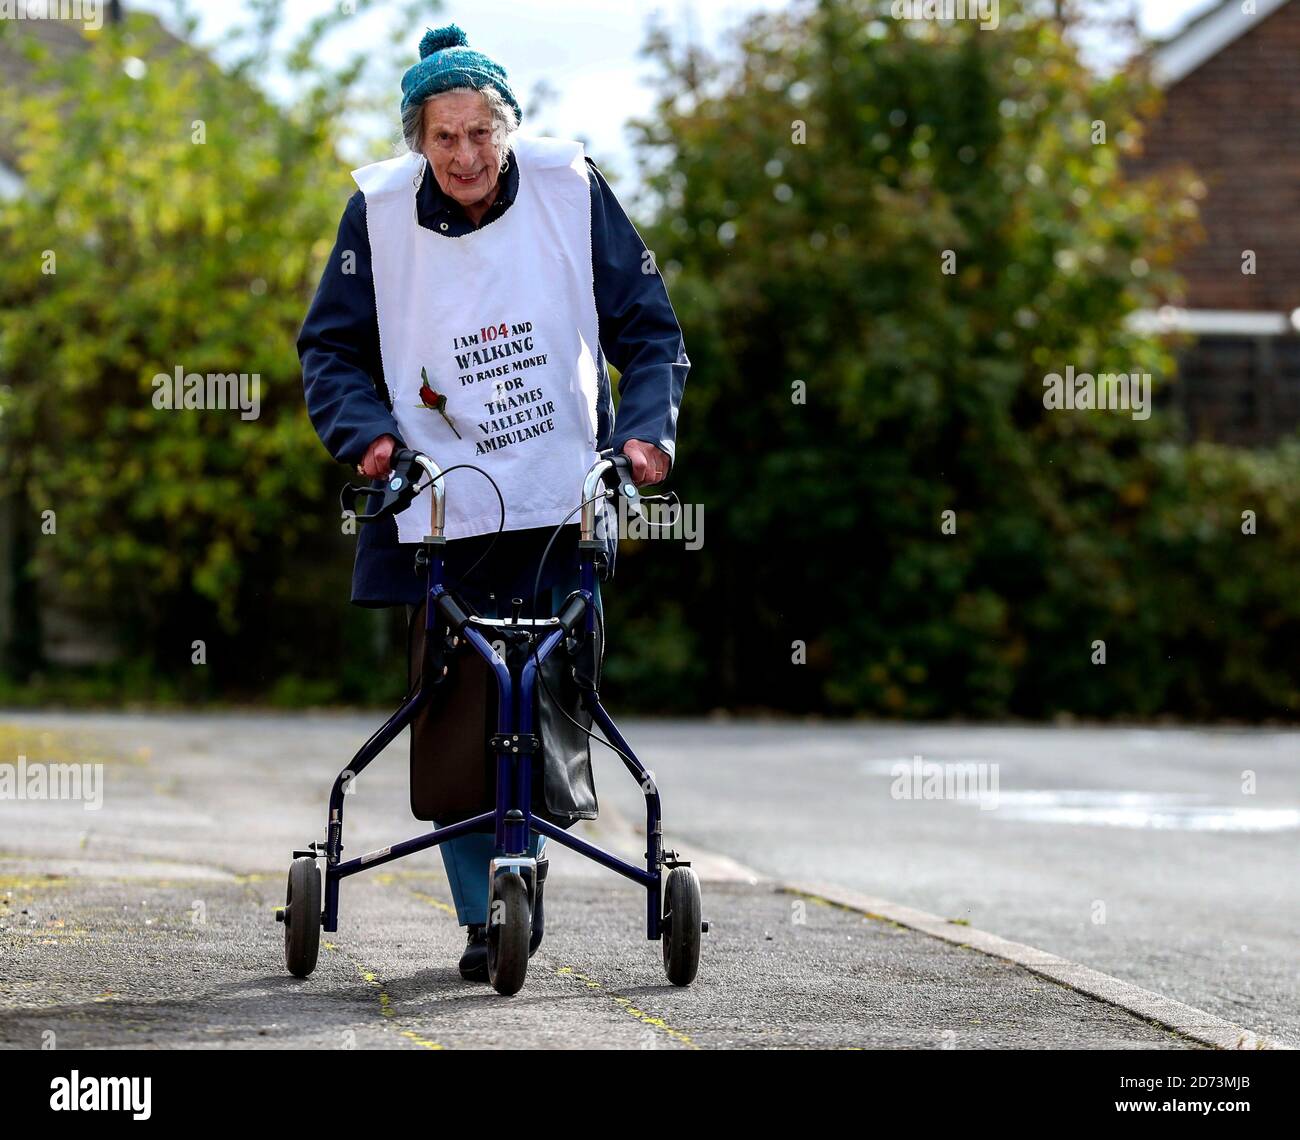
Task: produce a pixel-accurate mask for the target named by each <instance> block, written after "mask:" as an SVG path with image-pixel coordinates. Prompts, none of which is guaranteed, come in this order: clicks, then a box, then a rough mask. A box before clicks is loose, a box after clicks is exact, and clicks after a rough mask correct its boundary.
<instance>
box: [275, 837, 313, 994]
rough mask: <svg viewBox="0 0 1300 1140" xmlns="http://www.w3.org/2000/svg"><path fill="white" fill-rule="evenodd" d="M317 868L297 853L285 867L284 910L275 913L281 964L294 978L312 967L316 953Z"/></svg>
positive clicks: (302, 976) (308, 971)
mask: <svg viewBox="0 0 1300 1140" xmlns="http://www.w3.org/2000/svg"><path fill="white" fill-rule="evenodd" d="M320 895H321V891H320V871H319V870H318V869H317V867H316V860H315V859H311V858H308V857H307V856H305V855H304V856H301V857H299V858H297V859H295V860H294V861H293V862H292V863H291V864H290V866H289V889H288V892H287V894H286V895H285V901H284V909H283V910H282V911H281V912H280V913H279V914H277V915H276V917H277V918H279V919H280V921H281V922H283V923H284V963H285V965H286V966H288V967H289V973H291V974H292V975H293V976H294V977H296V978H305V977H307V976H308V975H310V974H311V972H312V971H313V970H314V969H316V957H317V955H318V954H319V953H320V922H321V909H320V908H321V902H320Z"/></svg>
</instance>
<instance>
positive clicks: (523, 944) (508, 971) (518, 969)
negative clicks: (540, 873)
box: [487, 871, 533, 997]
mask: <svg viewBox="0 0 1300 1140" xmlns="http://www.w3.org/2000/svg"><path fill="white" fill-rule="evenodd" d="M532 933H533V916H532V912H531V910H530V908H529V906H528V887H527V886H526V885H525V884H524V880H523V876H522V875H520V874H519V873H518V872H516V871H508V872H506V873H505V874H501V875H498V876H497V877H496V879H495V880H494V881H493V883H492V897H491V899H489V900H488V928H487V967H488V980H489V981H490V982H491V983H492V988H493V989H494V990H496V992H497V993H499V994H503V995H504V996H506V997H509V996H510V995H511V994H517V993H518V992H519V991H520V990H521V989H523V987H524V977H525V976H526V975H527V973H528V940H529V938H530V937H531V936H532Z"/></svg>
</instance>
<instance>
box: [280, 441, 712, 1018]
mask: <svg viewBox="0 0 1300 1140" xmlns="http://www.w3.org/2000/svg"><path fill="white" fill-rule="evenodd" d="M392 470H393V473H392V475H391V476H390V477H389V481H388V486H387V488H386V489H385V490H382V491H381V490H379V489H370V488H361V489H359V490H360V492H361V493H365V494H375V495H382V501H381V504H380V506H379V507H378V509H377V510H376V511H375V512H374V513H373V514H369V515H360V514H359V515H358V516H357V517H358V519H361V520H363V521H370V520H373V519H376V518H380V517H382V516H383V515H385V514H391V513H396V512H397V511H400V510H403V509H405V508H406V507H407V506H408V505H409V504H410V502H411V501H412V500H413V499H414V498H415V496H416V495H417V494H419V493H421V492H422V491H424V490H426V489H428V490H430V491H431V492H432V502H431V509H430V516H431V526H430V533H429V534H428V535H426V536H425V538H424V540H423V542H422V544H421V548H420V551H419V554H418V556H417V558H418V562H419V563H420V564H422V565H424V566H426V567H427V571H428V604H427V606H426V607H425V637H426V644H430V645H431V644H433V643H434V641H435V633H436V631H437V630H438V628H439V627H440V626H442V625H445V626H446V627H447V629H448V630H449V633H450V638H451V639H452V643H453V644H456V643H457V642H456V639H460V638H463V639H464V640H465V641H466V642H468V644H469V646H470V647H471V648H472V649H473V650H474V651H475V652H477V653H478V655H479V656H480V657H482V659H483V660H484V661H485V662H486V663H487V665H488V667H489V669H490V670H491V672H492V673H493V674H494V675H495V677H496V681H497V692H498V704H497V731H496V733H495V734H494V735H493V736H491V738H490V740H489V742H488V743H489V746H490V749H491V751H492V752H493V753H494V754H495V756H496V807H495V809H494V810H492V811H488V812H483V813H481V814H479V815H475V816H473V817H472V818H469V819H465V820H462V821H460V822H458V823H453V824H450V825H448V826H445V827H438V828H436V829H435V830H434V831H431V832H429V833H428V834H426V835H421V836H417V837H416V838H414V839H407V840H405V841H403V842H401V843H395V844H393V845H392V846H391V847H381V848H380V849H379V850H377V851H370V852H367V853H366V854H364V855H361V856H360V857H358V858H355V859H349V860H347V861H346V862H344V861H343V802H344V793H345V791H346V790H347V784H348V782H349V781H350V780H352V779H355V778H356V776H358V775H359V774H360V773H361V772H362V771H363V770H364V769H365V768H366V766H367V765H368V764H369V763H370V762H371V761H372V760H373V759H374V758H375V757H376V756H378V755H379V754H380V753H381V752H382V751H383V750H384V749H385V748H386V747H387V746H388V745H389V744H390V743H391V742H392V740H393V739H394V738H395V737H396V736H397V735H398V733H400V732H401V731H402V729H404V728H405V727H406V726H407V725H409V724H410V723H411V721H412V720H413V719H414V718H415V716H416V715H417V714H418V713H419V712H420V710H421V708H422V707H424V705H425V704H426V703H427V702H428V701H429V700H430V697H431V695H432V693H433V691H434V689H435V687H436V686H437V685H438V684H439V683H440V682H441V681H442V680H443V675H444V673H445V669H443V668H441V667H438V665H439V662H438V661H437V660H436V658H435V660H434V665H435V668H433V669H425V670H424V671H423V672H422V674H421V677H420V682H419V687H418V690H417V691H416V692H415V693H414V694H413V695H411V696H409V697H408V698H407V700H406V701H405V702H404V703H403V704H402V706H401V707H400V708H399V709H398V710H397V712H395V713H394V714H393V715H392V716H391V717H390V718H389V719H388V721H387V723H385V724H384V726H383V727H382V728H381V729H380V730H379V731H378V732H377V733H376V734H375V735H374V736H373V737H371V739H370V740H369V741H367V743H366V744H365V746H364V747H363V748H362V749H361V750H360V751H359V752H358V753H357V754H356V756H354V757H353V759H352V761H351V762H350V763H349V764H348V766H347V767H346V768H345V769H344V770H343V771H342V772H340V773H339V776H338V778H337V779H336V780H335V781H334V788H333V790H332V791H331V793H330V803H329V819H328V824H327V828H328V830H327V832H326V835H327V838H326V840H325V842H324V843H319V842H313V843H310V844H308V846H307V848H306V850H300V851H295V852H294V853H293V855H294V860H293V863H292V865H291V866H290V868H289V886H288V893H287V897H286V902H285V906H284V907H283V908H278V909H277V911H276V919H277V920H278V921H280V922H283V923H284V952H285V962H286V964H287V965H288V968H289V972H290V973H291V974H294V975H295V976H297V977H300V978H305V977H307V976H308V975H310V974H311V972H312V971H313V970H314V969H315V968H316V959H317V954H318V952H319V950H320V933H321V929H322V928H323V929H325V930H326V931H329V932H330V933H333V932H334V931H336V930H337V929H338V917H339V884H340V883H341V882H342V881H343V880H344V879H346V878H348V877H349V876H351V875H356V874H359V873H360V872H362V871H366V870H370V869H372V868H375V867H380V866H383V865H384V864H385V863H391V862H392V861H393V860H395V859H401V858H403V857H404V856H406V855H411V854H414V853H415V852H416V851H424V850H427V849H428V848H431V847H436V846H437V845H438V844H440V843H445V842H446V841H447V840H450V839H456V838H458V837H460V836H463V835H467V834H469V833H471V832H492V833H493V834H494V835H495V838H496V849H495V855H494V857H493V859H492V861H491V864H490V870H489V883H488V926H487V966H488V977H489V980H490V981H491V983H492V986H493V988H494V989H496V991H497V992H498V993H500V994H507V995H508V994H514V993H518V992H519V990H520V989H521V988H522V987H523V984H524V977H525V975H526V973H527V970H528V944H529V937H530V934H531V932H532V909H533V901H534V899H535V897H536V889H537V860H536V859H535V858H532V857H530V856H529V855H528V850H529V847H530V843H531V836H532V834H534V833H536V834H538V835H543V836H545V837H546V838H547V839H549V840H551V841H552V842H554V843H559V844H562V845H563V846H565V847H568V848H570V849H571V850H573V851H577V852H579V853H580V854H582V855H585V856H587V858H589V859H593V860H594V861H595V862H597V863H599V864H601V865H602V866H604V867H608V868H609V869H610V870H612V871H616V872H618V873H619V874H620V875H623V876H625V877H626V878H629V879H631V880H632V881H633V882H635V883H639V884H641V886H643V887H644V888H645V891H646V937H647V938H649V939H659V940H660V941H661V942H662V945H663V959H664V969H665V971H666V972H667V975H668V980H669V981H670V982H672V983H673V984H674V985H678V986H686V985H690V983H691V982H692V981H693V980H694V978H695V974H696V971H697V969H698V967H699V959H700V935H701V933H702V932H705V931H707V930H708V924H707V923H705V922H703V921H702V919H701V913H700V884H699V879H698V877H697V876H696V874H695V871H694V870H693V869H692V868H691V866H690V864H689V863H688V862H686V861H683V860H679V859H678V858H677V855H676V852H674V851H667V852H666V851H664V849H663V828H662V824H661V822H660V805H659V791H658V788H657V787H656V786H655V783H654V780H653V778H652V777H651V775H650V773H649V772H648V771H647V770H646V768H645V766H644V765H643V764H642V763H641V762H640V761H639V760H638V759H637V758H636V756H635V754H634V753H633V752H632V749H631V747H630V746H629V745H628V743H627V741H626V740H624V739H623V734H622V733H621V732H619V730H618V728H617V726H616V725H615V724H614V721H613V720H612V719H611V717H610V715H609V713H608V712H606V711H605V708H604V706H603V705H602V704H601V703H600V694H599V692H597V689H596V684H595V679H596V677H597V676H598V661H597V659H596V655H597V649H596V637H595V633H596V627H595V622H596V606H595V601H594V591H595V584H596V578H595V574H596V569H595V555H596V552H597V551H598V550H601V549H603V548H604V544H603V542H602V541H601V540H599V539H598V538H597V536H596V504H597V502H599V501H603V500H607V499H612V498H614V497H615V496H616V495H620V494H621V495H624V496H625V497H626V498H627V499H628V500H629V501H630V502H631V503H633V504H635V503H636V502H637V499H638V491H637V488H636V485H635V483H634V482H633V480H632V471H631V464H630V462H629V461H628V459H627V458H626V457H625V456H623V455H614V454H613V453H612V452H603V453H602V455H601V458H600V459H599V460H598V461H597V462H596V463H595V464H594V465H593V466H592V468H591V470H590V471H588V472H587V477H586V479H585V481H584V483H583V494H582V499H583V502H582V525H581V534H580V538H579V542H578V550H579V563H580V570H581V579H580V581H581V588H580V589H578V590H575V591H573V593H571V594H570V595H569V596H568V598H566V599H565V602H564V604H563V606H562V607H560V610H559V613H558V614H557V615H556V616H554V617H548V618H537V617H535V616H534V617H533V618H531V619H524V618H521V617H520V616H519V613H518V610H517V609H516V613H515V614H514V616H513V617H511V618H486V617H481V616H479V615H478V614H477V613H476V612H474V610H473V609H472V607H468V606H465V605H462V603H461V602H460V600H458V599H457V597H456V596H455V595H454V594H453V593H452V592H451V591H449V590H448V589H447V588H446V587H445V586H444V585H443V553H444V552H443V548H444V547H445V545H446V542H447V539H446V537H445V536H444V534H443V527H444V520H445V491H444V487H443V483H444V479H443V472H442V471H441V470H440V469H439V468H438V466H437V464H435V463H434V461H433V460H432V459H430V458H429V457H428V456H427V455H422V454H420V453H419V452H415V451H410V450H403V451H399V452H397V453H396V454H395V455H394V457H393V463H392ZM421 472H423V473H424V474H426V475H427V476H428V482H426V483H424V484H420V483H419V477H420V474H421ZM489 638H491V639H492V640H495V641H497V642H498V644H500V643H503V642H504V643H505V644H506V645H511V646H516V645H526V646H527V647H528V653H527V655H526V657H524V656H522V655H520V654H518V653H506V654H504V655H502V654H500V653H498V652H497V650H496V649H495V648H494V647H493V645H492V644H491V643H490V641H489ZM557 650H560V651H564V652H568V653H570V654H571V655H572V657H573V661H574V665H573V677H574V679H575V681H576V682H577V685H578V692H579V694H580V699H581V701H582V705H583V707H584V708H585V709H586V710H587V711H588V712H589V713H590V714H591V716H592V719H593V722H594V723H595V724H598V725H599V726H600V728H601V730H602V731H603V733H604V734H605V737H606V738H607V740H608V741H609V742H610V743H611V744H612V745H613V746H614V750H615V751H616V752H617V753H618V755H619V757H620V759H621V760H622V761H623V764H624V766H625V767H626V768H627V769H628V771H629V772H631V774H632V776H633V778H634V779H636V781H637V782H638V783H639V784H640V786H641V789H642V791H643V792H644V794H645V802H646V836H647V842H646V853H645V866H644V868H642V867H638V866H635V865H634V864H632V863H628V862H625V861H624V860H622V859H620V858H618V857H617V856H616V855H613V854H611V853H610V852H608V851H604V850H602V849H601V848H599V847H596V846H594V845H593V844H591V843H587V842H585V841H584V840H582V839H579V838H577V837H576V836H573V835H570V834H569V833H568V832H566V831H564V830H563V829H561V828H559V827H557V826H555V825H554V824H552V823H550V822H548V821H547V820H545V819H541V818H539V817H538V816H536V815H534V814H533V812H532V810H531V805H532V802H533V799H532V781H533V760H534V757H540V755H541V751H542V740H541V737H540V736H539V735H538V731H537V729H538V725H537V724H536V714H535V701H534V696H535V690H536V685H537V682H538V678H539V673H540V670H541V666H542V663H543V662H544V661H545V660H546V659H547V658H548V657H549V656H550V655H551V654H552V653H554V652H556V651H557ZM507 658H509V659H511V660H512V661H513V665H508V664H507ZM543 683H544V682H543ZM322 858H323V859H324V860H325V880H324V892H323V900H324V901H323V905H322V886H321V875H320V870H319V868H318V866H317V860H319V859H322ZM665 870H666V871H667V875H666V876H665V873H664V872H665Z"/></svg>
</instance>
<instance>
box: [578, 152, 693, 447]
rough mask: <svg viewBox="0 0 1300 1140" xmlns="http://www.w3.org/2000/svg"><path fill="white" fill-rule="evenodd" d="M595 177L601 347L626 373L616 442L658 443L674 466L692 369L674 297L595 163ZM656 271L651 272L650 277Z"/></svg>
mask: <svg viewBox="0 0 1300 1140" xmlns="http://www.w3.org/2000/svg"><path fill="white" fill-rule="evenodd" d="M588 166H589V168H590V173H591V178H592V182H593V185H592V201H591V210H592V213H591V254H592V268H593V272H594V276H595V293H596V313H597V315H598V316H599V318H600V347H601V351H602V352H603V353H604V355H605V358H606V359H607V360H608V361H609V362H610V363H611V364H613V365H614V367H615V368H617V369H618V370H619V373H620V376H619V382H618V393H619V404H618V410H617V413H616V415H615V418H614V433H613V437H612V440H611V443H612V446H613V448H614V450H615V451H621V450H622V448H623V444H625V443H626V442H627V441H628V440H629V439H639V440H643V441H644V442H646V443H651V444H654V445H655V446H656V447H658V448H659V449H660V450H661V451H663V452H664V453H665V454H667V456H668V460H669V463H670V464H671V463H672V462H673V459H674V456H675V451H676V447H677V410H678V408H679V407H680V405H681V402H682V390H683V388H684V387H685V386H686V373H687V372H688V371H689V370H690V366H691V362H690V361H689V360H688V359H687V357H686V345H685V343H684V342H683V340H682V330H681V326H680V325H679V324H678V323H677V316H676V314H675V313H674V312H673V307H672V304H671V303H670V302H669V300H668V290H667V288H665V286H664V282H663V278H662V277H661V276H660V275H659V272H658V270H657V268H655V266H654V263H653V261H652V259H651V258H650V257H649V255H648V253H647V251H646V246H645V242H643V241H642V240H641V235H640V234H639V233H637V231H636V227H635V226H633V225H632V223H631V221H630V220H629V219H628V216H627V214H626V213H625V212H624V210H623V207H622V206H621V205H620V204H619V201H618V199H617V198H615V197H614V192H613V191H612V190H611V189H610V188H609V184H608V183H607V182H606V181H605V178H604V175H602V174H601V173H600V171H599V170H597V169H596V165H595V163H593V162H591V161H590V160H588ZM647 269H649V272H647Z"/></svg>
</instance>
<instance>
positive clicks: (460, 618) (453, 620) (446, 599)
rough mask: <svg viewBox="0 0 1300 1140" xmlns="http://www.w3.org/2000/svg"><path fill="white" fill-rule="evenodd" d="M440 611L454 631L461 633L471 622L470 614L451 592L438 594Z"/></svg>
mask: <svg viewBox="0 0 1300 1140" xmlns="http://www.w3.org/2000/svg"><path fill="white" fill-rule="evenodd" d="M438 612H439V613H440V614H442V616H443V618H445V619H446V622H447V624H448V625H449V626H450V627H451V631H452V632H453V633H460V631H461V630H463V629H464V628H465V627H466V626H467V625H468V624H469V614H467V613H466V612H465V611H464V610H462V609H461V608H460V606H459V605H458V604H457V602H456V599H455V598H453V597H452V596H451V595H450V594H439V595H438Z"/></svg>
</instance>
